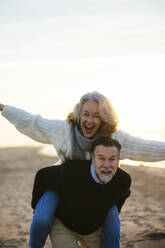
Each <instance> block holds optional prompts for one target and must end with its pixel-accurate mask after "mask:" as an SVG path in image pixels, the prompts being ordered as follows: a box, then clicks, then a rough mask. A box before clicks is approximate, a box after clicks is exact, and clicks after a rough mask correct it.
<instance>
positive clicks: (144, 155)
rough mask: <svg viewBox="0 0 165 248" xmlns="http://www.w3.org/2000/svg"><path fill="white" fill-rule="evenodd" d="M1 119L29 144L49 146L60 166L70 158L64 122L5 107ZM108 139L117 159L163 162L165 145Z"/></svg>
mask: <svg viewBox="0 0 165 248" xmlns="http://www.w3.org/2000/svg"><path fill="white" fill-rule="evenodd" d="M2 115H3V116H4V117H5V118H6V119H7V120H8V121H10V122H11V123H12V124H13V125H14V126H15V127H16V128H17V129H18V130H19V131H20V132H21V133H23V134H25V135H27V136H28V137H30V138H32V139H33V140H36V141H38V142H41V143H45V144H52V145H53V146H54V147H55V149H56V151H57V154H58V157H59V159H60V160H61V161H62V162H64V161H65V160H66V159H70V158H71V126H70V125H69V124H68V123H67V121H65V120H48V119H44V118H42V117H41V116H40V115H32V114H30V113H28V112H26V111H23V110H21V109H18V108H15V107H11V106H8V105H5V107H4V108H3V111H2ZM112 138H114V139H116V140H118V141H119V142H120V144H121V146H122V149H121V159H132V160H137V161H145V162H156V161H161V160H165V142H160V141H153V140H145V139H141V138H139V137H135V136H131V135H129V134H128V133H126V132H123V131H122V130H117V131H116V132H115V133H113V135H112Z"/></svg>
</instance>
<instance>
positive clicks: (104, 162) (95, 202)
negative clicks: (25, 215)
mask: <svg viewBox="0 0 165 248" xmlns="http://www.w3.org/2000/svg"><path fill="white" fill-rule="evenodd" d="M120 149H121V146H120V144H119V143H118V141H116V140H114V139H111V138H109V137H100V138H99V139H97V140H96V142H95V143H94V144H93V148H92V161H84V160H69V161H67V162H65V163H64V164H63V165H62V166H52V167H47V168H43V169H41V170H39V172H38V173H37V175H36V178H35V183H34V188H33V197H32V207H33V208H34V209H35V206H36V204H37V202H38V201H39V199H40V197H41V196H42V195H43V193H44V192H45V191H46V190H49V189H50V190H56V191H57V192H58V195H59V203H58V207H57V210H56V214H55V215H56V217H57V218H56V220H55V221H56V223H55V225H54V227H53V229H52V231H51V235H50V237H51V240H52V245H53V247H56V248H65V247H66V248H74V247H75V248H76V247H77V246H78V243H77V242H78V240H82V241H83V242H85V243H86V245H87V247H89V248H97V247H98V248H100V246H101V242H100V241H101V234H100V232H99V231H98V230H99V228H100V227H102V225H103V223H104V221H105V219H106V215H107V213H108V210H109V209H110V208H111V207H112V206H114V205H116V206H117V208H118V211H120V209H121V207H122V205H123V203H124V202H125V200H126V198H127V197H128V196H129V194H130V185H131V178H130V176H129V175H128V173H127V172H125V171H123V170H122V169H120V168H118V164H119V158H120V155H119V154H120ZM77 165H78V166H77ZM45 214H46V213H45ZM103 242H104V241H103ZM105 242H106V241H105ZM116 242H118V241H116Z"/></svg>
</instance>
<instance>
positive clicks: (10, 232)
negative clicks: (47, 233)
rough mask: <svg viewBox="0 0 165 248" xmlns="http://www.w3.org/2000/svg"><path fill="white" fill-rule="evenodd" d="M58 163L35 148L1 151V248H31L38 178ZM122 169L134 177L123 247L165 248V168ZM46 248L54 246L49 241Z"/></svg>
mask: <svg viewBox="0 0 165 248" xmlns="http://www.w3.org/2000/svg"><path fill="white" fill-rule="evenodd" d="M55 161H56V159H55V158H53V157H49V156H45V155H42V154H40V153H38V148H34V147H17V148H5V149H0V199H1V200H0V247H3V248H7V247H10V248H15V247H20V248H24V247H28V239H29V226H30V222H31V218H32V214H33V211H32V209H31V205H30V203H31V192H32V186H33V180H34V176H35V173H36V171H37V170H38V169H40V168H42V167H45V166H49V165H53V163H54V162H55ZM121 168H123V169H125V170H126V171H128V172H129V173H130V175H131V177H132V193H131V196H130V197H129V199H128V200H127V202H126V203H125V205H124V207H123V209H122V212H121V214H120V219H121V224H122V226H121V248H128V247H129V248H165V169H160V168H152V167H144V166H139V167H134V166H129V165H122V166H121ZM45 247H46V248H50V247H51V246H50V242H49V240H48V242H47V244H46V246H45Z"/></svg>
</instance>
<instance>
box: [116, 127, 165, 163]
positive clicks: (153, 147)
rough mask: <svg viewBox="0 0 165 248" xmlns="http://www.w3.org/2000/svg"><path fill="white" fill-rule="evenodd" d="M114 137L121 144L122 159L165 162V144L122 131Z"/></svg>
mask: <svg viewBox="0 0 165 248" xmlns="http://www.w3.org/2000/svg"><path fill="white" fill-rule="evenodd" d="M112 137H113V138H114V139H117V140H118V141H119V143H120V144H121V147H122V148H121V156H120V157H121V159H132V160H136V161H144V162H158V161H162V160H165V142H162V141H155V140H146V139H142V138H139V137H135V136H132V135H130V134H128V133H126V132H123V131H122V130H118V131H117V132H115V133H114V134H113V135H112Z"/></svg>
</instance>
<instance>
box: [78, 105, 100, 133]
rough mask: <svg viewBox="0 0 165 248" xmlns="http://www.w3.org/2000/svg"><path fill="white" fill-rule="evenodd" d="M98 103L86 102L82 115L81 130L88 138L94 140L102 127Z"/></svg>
mask: <svg viewBox="0 0 165 248" xmlns="http://www.w3.org/2000/svg"><path fill="white" fill-rule="evenodd" d="M101 122H102V121H101V118H100V116H99V111H98V103H97V102H95V101H86V102H85V103H84V105H83V107H82V111H81V115H80V128H81V131H82V133H83V135H84V136H85V137H86V138H92V137H93V136H94V135H95V134H96V133H97V131H98V129H99V128H100V126H101Z"/></svg>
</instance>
